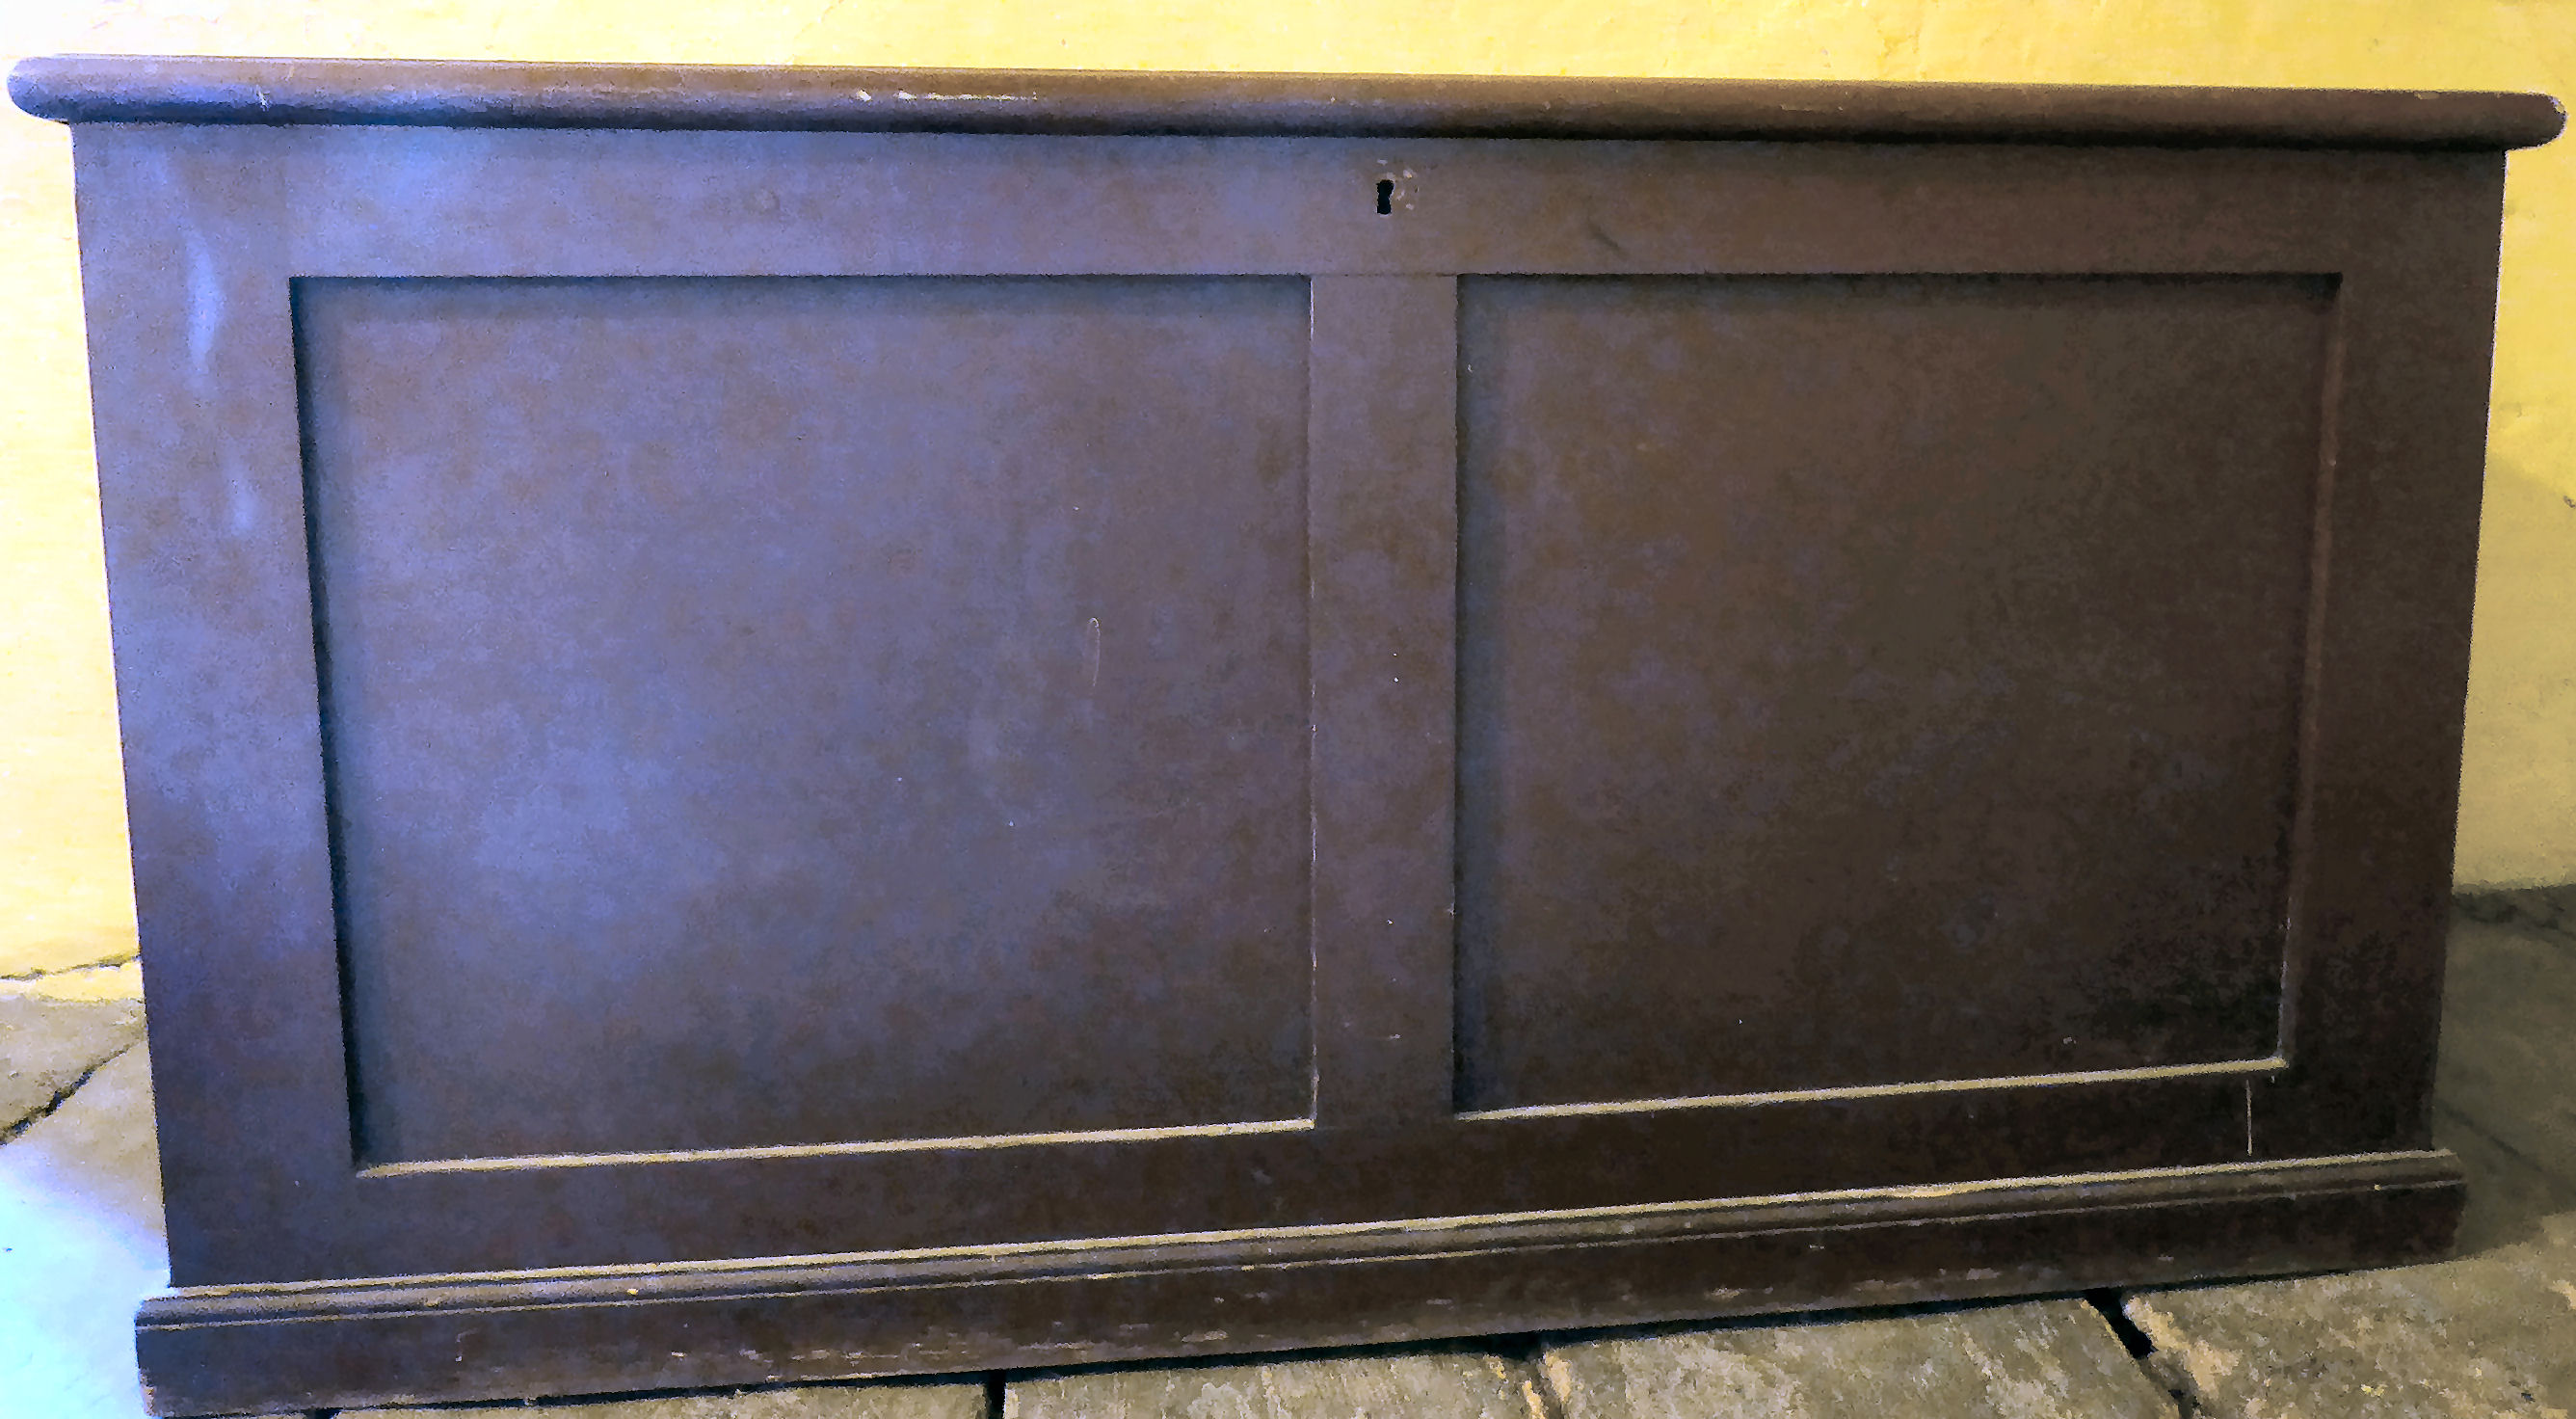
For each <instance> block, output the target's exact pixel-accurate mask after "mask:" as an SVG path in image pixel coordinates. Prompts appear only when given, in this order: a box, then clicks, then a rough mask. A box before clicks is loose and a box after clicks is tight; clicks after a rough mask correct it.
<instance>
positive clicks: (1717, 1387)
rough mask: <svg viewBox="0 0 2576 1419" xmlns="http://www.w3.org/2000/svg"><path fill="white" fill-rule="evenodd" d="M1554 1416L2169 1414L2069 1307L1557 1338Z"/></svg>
mask: <svg viewBox="0 0 2576 1419" xmlns="http://www.w3.org/2000/svg"><path fill="white" fill-rule="evenodd" d="M1539 1369H1540V1371H1541V1373H1542V1374H1544V1375H1545V1376H1546V1380H1547V1385H1548V1389H1549V1391H1550V1393H1551V1394H1552V1396H1553V1397H1554V1399H1555V1401H1556V1403H1557V1405H1558V1407H1559V1409H1560V1411H1561V1412H1562V1414H1563V1415H1564V1419H1914V1417H1918V1416H1919V1419H1952V1416H1956V1419H1972V1416H1973V1419H2174V1415H2175V1407H2174V1402H2173V1398H2172V1396H2170V1395H2168V1394H2167V1393H2166V1392H2165V1391H2164V1390H2163V1389H2162V1388H2161V1387H2159V1386H2158V1385H2157V1384H2156V1383H2155V1382H2154V1381H2152V1380H2150V1379H2149V1378H2148V1377H2147V1373H2146V1371H2145V1370H2143V1369H2141V1368H2140V1367H2139V1365H2138V1363H2137V1361H2135V1360H2133V1359H2131V1358H2130V1356H2129V1352H2128V1349H2127V1347H2125V1346H2124V1345H2122V1344H2121V1342H2120V1338H2119V1336H2118V1335H2117V1334H2115V1333H2114V1332H2113V1331H2112V1329H2111V1325H2110V1322H2109V1321H2107V1320H2105V1319H2104V1318H2103V1316H2102V1313H2101V1312H2099V1311H2097V1310H2095V1309H2094V1308H2093V1307H2092V1306H2090V1305H2088V1304H2086V1303H2085V1302H2083V1301H2078V1300H2049V1301H2029V1302H2023V1303H2020V1304H2015V1305H1995V1306H1974V1307H1965V1308H1960V1309H1955V1310H1934V1311H1921V1312H1913V1313H1907V1314H1900V1315H1878V1316H1865V1317H1860V1318H1853V1319H1840V1320H1817V1321H1792V1322H1788V1323H1785V1324H1784V1323H1777V1322H1775V1323H1771V1324H1734V1325H1725V1326H1714V1327H1706V1328H1699V1329H1692V1330H1681V1331H1663V1332H1649V1333H1642V1334H1634V1333H1632V1334H1621V1335H1613V1336H1608V1337H1603V1338H1597V1339H1571V1338H1566V1339H1558V1340H1555V1341H1553V1342H1552V1343H1550V1344H1549V1345H1548V1346H1547V1348H1546V1349H1545V1351H1544V1352H1543V1353H1542V1354H1541V1356H1540V1358H1539Z"/></svg>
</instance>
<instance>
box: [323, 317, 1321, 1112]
mask: <svg viewBox="0 0 2576 1419" xmlns="http://www.w3.org/2000/svg"><path fill="white" fill-rule="evenodd" d="M1306 308H1307V302H1306V288H1305V284H1304V282H1302V281H1296V280H1223V279H1208V280H1125V279H1087V280H1048V279H785V280H772V279H689V280H676V279H674V280H581V281H503V280H489V281H483V280H408V281H354V280H352V281H337V280H333V281H306V282H301V283H299V285H298V292H297V319H298V332H299V340H300V351H299V354H300V360H301V366H302V372H303V373H302V378H303V383H304V400H305V409H306V417H307V436H308V469H307V484H308V501H309V510H308V511H309V516H310V520H311V527H312V539H313V541H312V549H313V569H314V582H315V596H316V605H317V612H318V625H319V637H318V639H319V650H320V655H321V665H322V671H323V686H324V693H323V713H324V722H325V743H326V752H327V755H328V771H329V782H330V797H331V811H332V827H333V834H334V842H335V846H336V857H337V861H336V871H337V878H338V891H339V906H340V912H341V918H342V920H341V932H342V939H343V953H344V959H345V970H346V977H347V1003H348V1025H349V1031H350V1040H351V1057H352V1062H353V1064H354V1066H355V1077H354V1081H353V1088H354V1090H355V1093H356V1100H355V1104H356V1115H357V1126H358V1131H359V1138H360V1147H361V1154H362V1156H363V1157H364V1158H365V1159H367V1160H369V1161H374V1162H392V1161H420V1160H439V1159H466V1158H491V1157H510V1156H521V1155H528V1154H582V1153H600V1152H620V1153H631V1152H642V1151H657V1150H676V1149H724V1148H739V1147H759V1146H779V1145H800V1144H833V1143H845V1142H868V1141H882V1140H905V1139H926V1138H950V1137H973V1136H990V1135H1007V1134H1026V1133H1048V1132H1066V1131H1085V1130H1102V1129H1130V1128H1169V1127H1189V1126H1195V1125H1210V1124H1223V1123H1228V1122H1240V1121H1250V1120H1278V1119H1293V1118H1299V1117H1303V1116H1304V1115H1305V1114H1306V1113H1307V1111H1308V1109H1309V1107H1310V1104H1309V1101H1310V1098H1311V1090H1312V1083H1311V1079H1310V1077H1309V1062H1308V1034H1309V1032H1308V1022H1307V1014H1308V1009H1307V1002H1308V999H1309V994H1310V987H1309V979H1308V978H1309V974H1310V969H1309V945H1308V940H1307V938H1308V928H1307V917H1308V912H1307V900H1308V882H1307V875H1308V868H1307V858H1308V855H1307V852H1306V850H1305V835H1306V822H1307V816H1308V815H1307V806H1306V762H1307V746H1306V739H1307V731H1306V727H1305V726H1306V719H1307V716H1306V709H1305V705H1306V680H1307V653H1306V612H1305V599H1306V598H1305V570H1304V569H1305V471H1304V430H1305V419H1306V416H1305V369H1306V323H1307V316H1306Z"/></svg>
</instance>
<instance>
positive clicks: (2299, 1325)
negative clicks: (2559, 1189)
mask: <svg viewBox="0 0 2576 1419" xmlns="http://www.w3.org/2000/svg"><path fill="white" fill-rule="evenodd" d="M2127 1306H2128V1312H2129V1317H2130V1319H2132V1320H2134V1321H2135V1322H2137V1325H2138V1328H2139V1329H2140V1330H2143V1331H2145V1332H2146V1334H2147V1338H2148V1339H2149V1340H2151V1341H2153V1342H2154V1343H2155V1347H2156V1353H2155V1355H2154V1356H2152V1357H2151V1359H2153V1360H2154V1361H2155V1362H2156V1364H2157V1365H2158V1366H2159V1367H2160V1369H2163V1370H2165V1372H2166V1373H2168V1374H2170V1375H2172V1376H2175V1377H2178V1378H2179V1379H2181V1380H2183V1381H2184V1382H2185V1384H2184V1386H2183V1388H2184V1389H2185V1393H2186V1394H2187V1395H2188V1396H2189V1397H2190V1399H2191V1402H2192V1410H2191V1412H2192V1414H2193V1415H2194V1416H2196V1419H2311V1416H2313V1419H2435V1416H2439V1417H2440V1419H2489V1417H2490V1416H2496V1419H2501V1416H2507V1415H2511V1416H2517V1419H2566V1416H2567V1415H2568V1414H2569V1413H2570V1412H2571V1411H2576V1214H2568V1215H2564V1216H2560V1217H2556V1218H2552V1219H2550V1226H2549V1228H2548V1231H2547V1234H2546V1235H2545V1236H2544V1237H2542V1238H2539V1239H2536V1240H2534V1241H2532V1242H2525V1243H2520V1244H2517V1245H2514V1246H2510V1247H2505V1248H2501V1249H2499V1250H2497V1251H2494V1252H2489V1253H2486V1254H2483V1255H2480V1256H2476V1257H2469V1258H2465V1259H2462V1260H2459V1261H2451V1262H2443V1263H2439V1264H2437V1265H2432V1266H2410V1267H2404V1268H2400V1269H2397V1270H2392V1271H2366V1272H2356V1273H2352V1274H2348V1275H2339V1276H2311V1277H2302V1278H2300V1279H2297V1280H2293V1281H2275V1282H2265V1283H2258V1284H2253V1285H2237V1286H2210V1287H2203V1288H2196V1289H2191V1290H2180V1291H2162V1292H2154V1291H2149V1292H2138V1293H2135V1294H2133V1295H2131V1296H2130V1297H2129V1298H2128V1301H2127Z"/></svg>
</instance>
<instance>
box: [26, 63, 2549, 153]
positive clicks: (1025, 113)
mask: <svg viewBox="0 0 2576 1419" xmlns="http://www.w3.org/2000/svg"><path fill="white" fill-rule="evenodd" d="M9 96H10V97H11V98H12V99H14V100H16V101H17V104H18V106H19V107H20V108H23V109H25V110H27V111H28V112H29V113H33V114H37V115H39V116H41V117H45V118H56V119H61V120H64V121H66V122H71V123H258V124H289V123H411V124H427V125H434V126H438V127H481V126H530V127H575V128H757V129H778V128H808V129H813V128H840V129H863V130H874V131H917V132H927V131H940V132H986V133H1211V134H1232V135H1263V134H1282V133H1293V134H1372V135H1385V136H1396V135H1423V136H1450V137H1494V138H1505V137H1508V138H1906V139H1978V140H2009V141H2022V142H2044V143H2173V144H2190V145H2221V144H2231V145H2232V144H2244V145H2262V146H2272V145H2284V146H2296V147H2329V148H2378V147H2389V148H2484V149H2496V148H2516V147H2524V146H2528V145H2531V144H2535V143H2545V142H2548V141H2549V140H2550V139H2551V138H2553V137H2555V136H2556V135H2557V133H2558V131H2559V129H2560V127H2561V126H2562V125H2563V124H2564V123H2565V120H2566V114H2565V111H2564V110H2563V109H2561V108H2560V107H2559V105H2558V104H2557V103H2556V102H2555V101H2554V100H2552V99H2550V98H2548V97H2546V96H2544V95H2539V94H2500V93H2406V94H2395V93H2377V92H2368V91H2356V90H2333V89H2179V88H2177V89H2152V88H2109V87H2095V86H2084V85H2046V84H1891V83H1875V84H1872V83H1862V84H1850V83H1842V84H1836V83H1813V82H1781V81H1755V80H1741V79H1569V78H1515V77H1503V76H1486V75H1394V74H1218V73H1201V74H1187V73H1148V72H1126V73H1115V72H1078V71H1049V70H938V69H835V68H822V67H813V68H804V67H800V68H787V69H781V68H750V67H740V68H727V67H721V66H715V65H695V66H687V65H635V64H527V63H494V62H473V61H464V60H381V59H378V60H351V59H222V58H207V57H195V56H167V55H161V56H128V55H58V56H52V57H46V58H37V59H27V60H22V61H20V62H19V64H18V66H17V67H16V68H15V69H13V70H12V71H11V72H10V76H9Z"/></svg>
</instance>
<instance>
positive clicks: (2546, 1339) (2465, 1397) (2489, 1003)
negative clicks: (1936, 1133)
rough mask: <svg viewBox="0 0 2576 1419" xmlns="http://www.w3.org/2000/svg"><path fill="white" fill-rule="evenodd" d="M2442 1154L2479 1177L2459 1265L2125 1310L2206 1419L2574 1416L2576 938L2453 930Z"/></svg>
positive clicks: (2160, 1297)
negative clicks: (2446, 1151) (2452, 1156)
mask: <svg viewBox="0 0 2576 1419" xmlns="http://www.w3.org/2000/svg"><path fill="white" fill-rule="evenodd" d="M2434 1141H2435V1142H2437V1143H2439V1144H2441V1145H2442V1146H2444V1147H2447V1148H2449V1149H2451V1150H2452V1151H2453V1152H2455V1153H2457V1154H2459V1156H2460V1162H2461V1165H2462V1166H2463V1167H2464V1168H2465V1169H2466V1170H2467V1172H2468V1175H2469V1176H2468V1180H2469V1208H2468V1215H2467V1216H2466V1217H2465V1218H2463V1219H2462V1222H2461V1226H2460V1252H2461V1254H2460V1255H2459V1256H2458V1257H2456V1258H2454V1259H2452V1260H2450V1261H2445V1262H2437V1263H2434V1264H2431V1265H2426V1266H2409V1267H2400V1268H2396V1269H2392V1270H2385V1271H2369V1272H2358V1273H2354V1274H2350V1275H2341V1276H2311V1277H2301V1278H2296V1279H2292V1280H2286V1281H2264V1282H2250V1283H2243V1284H2237V1285H2219V1286H2201V1287H2190V1288H2184V1289H2178V1290H2171V1291H2142V1292H2136V1293H2132V1294H2131V1295H2130V1296H2129V1297H2128V1298H2127V1300H2126V1303H2125V1304H2126V1307H2127V1310H2128V1314H2129V1317H2130V1319H2131V1320H2133V1321H2134V1322H2136V1324H2137V1326H2138V1328H2139V1329H2140V1330H2141V1331H2143V1332H2145V1333H2146V1335H2147V1338H2148V1339H2149V1340H2151V1341H2153V1342H2154V1344H2155V1347H2156V1350H2155V1353H2154V1354H2153V1355H2152V1356H2150V1357H2149V1360H2150V1362H2151V1363H2152V1364H2153V1365H2154V1366H2156V1367H2157V1369H2158V1370H2159V1371H2160V1372H2162V1373H2164V1374H2166V1375H2167V1376H2169V1377H2170V1378H2171V1379H2172V1380H2173V1381H2174V1382H2175V1384H2176V1387H2177V1388H2180V1389H2182V1390H2183V1391H2184V1392H2185V1393H2186V1394H2187V1395H2188V1396H2189V1398H2190V1401H2191V1404H2192V1407H2193V1411H2194V1413H2195V1414H2196V1415H2198V1416H2202V1419H2310V1416H2314V1419H2418V1416H2424V1417H2425V1419H2488V1416H2506V1415H2512V1416H2529V1417H2530V1419H2547V1416H2555V1419H2568V1416H2569V1415H2570V1414H2571V1413H2576V938H2571V937H2569V936H2566V935H2565V934H2563V933H2560V932H2557V931H2553V930H2548V929H2544V928H2540V927H2537V926H2534V925H2532V924H2530V923H2528V922H2524V921H2508V922H2501V923H2498V922H2480V921H2474V920H2471V921H2461V922H2458V923H2456V924H2455V925H2454V927H2453V929H2452V932H2451V961H2450V970H2449V973H2448V979H2447V985H2446V990H2445V994H2444V999H2443V1040H2442V1067H2441V1075H2440V1083H2439V1085H2438V1087H2437V1091H2436V1101H2435V1108H2434Z"/></svg>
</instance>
